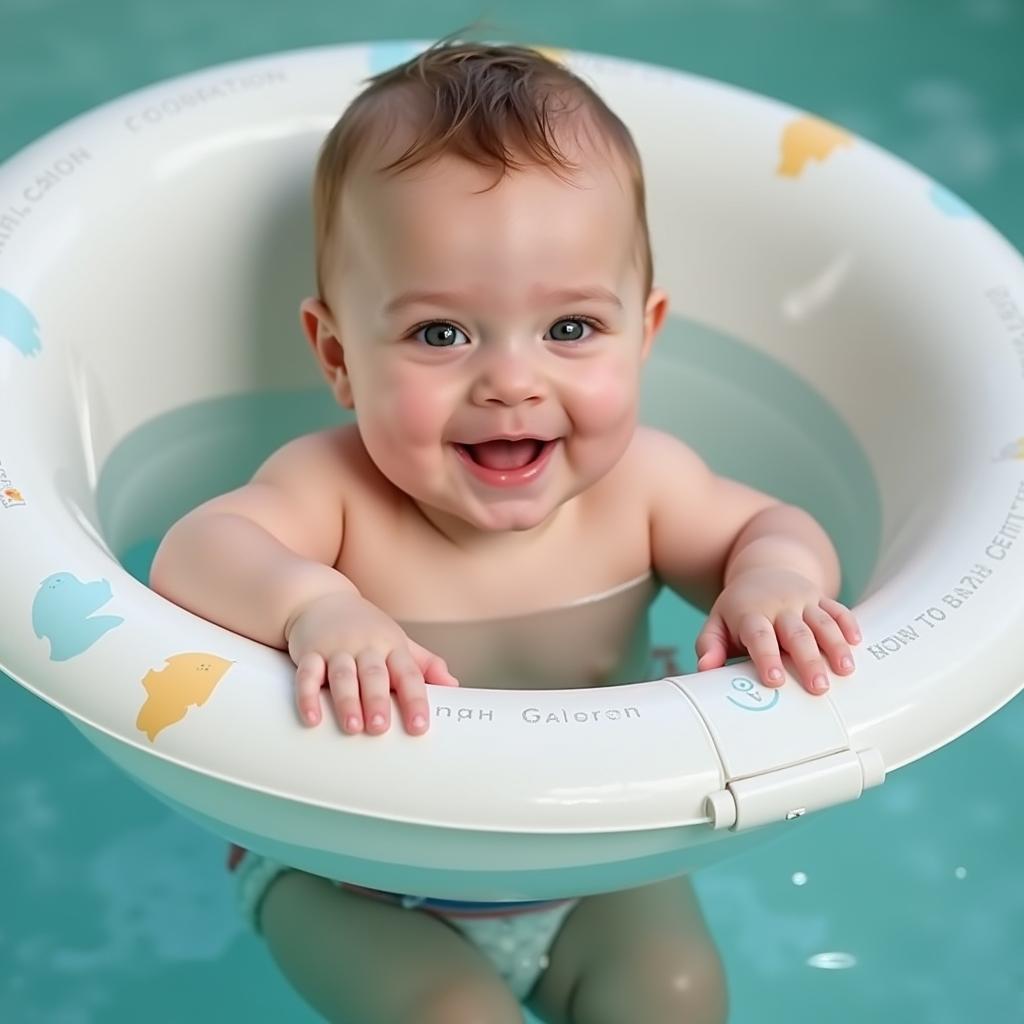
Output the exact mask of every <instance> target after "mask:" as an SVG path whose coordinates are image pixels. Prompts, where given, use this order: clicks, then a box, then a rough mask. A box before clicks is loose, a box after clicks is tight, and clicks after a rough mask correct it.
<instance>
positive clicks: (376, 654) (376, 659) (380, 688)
mask: <svg viewBox="0 0 1024 1024" xmlns="http://www.w3.org/2000/svg"><path fill="white" fill-rule="evenodd" d="M356 673H357V674H358V676H359V692H360V695H361V696H362V698H363V718H364V719H365V720H366V731H367V732H369V733H373V734H375V735H379V734H380V733H382V732H387V730H388V727H389V726H390V725H391V673H390V672H388V667H387V665H386V664H385V662H384V655H383V654H382V653H381V652H380V651H375V650H373V649H372V648H367V649H366V650H363V651H360V652H359V653H358V654H357V655H356Z"/></svg>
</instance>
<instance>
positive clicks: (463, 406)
mask: <svg viewBox="0 0 1024 1024" xmlns="http://www.w3.org/2000/svg"><path fill="white" fill-rule="evenodd" d="M314 216H315V228H316V263H317V285H318V289H319V294H318V296H317V297H316V298H310V299H307V300H306V301H305V302H303V304H302V311H301V312H302V323H303V327H304V329H305V331H306V333H307V335H308V337H309V339H310V342H311V343H312V344H313V347H314V350H315V352H316V356H317V359H318V361H319V363H320V365H321V368H322V370H323V372H324V374H325V376H326V377H327V379H328V381H329V383H330V385H331V388H332V390H333V392H334V394H335V397H336V398H337V400H338V401H339V402H340V403H341V404H342V405H343V406H345V407H347V408H353V409H355V411H356V416H357V420H358V423H359V430H360V434H361V436H362V438H363V442H364V444H365V446H366V449H367V452H368V453H369V455H370V457H371V458H372V459H373V461H374V463H375V464H376V465H377V467H378V469H380V471H381V472H382V473H383V474H384V475H385V476H386V477H387V478H388V479H389V480H390V481H391V482H392V483H393V484H394V485H395V486H396V487H398V488H400V489H401V490H402V491H404V492H406V493H407V494H408V495H409V496H410V497H411V498H412V499H413V500H414V501H416V503H417V504H418V505H419V506H420V508H421V510H422V511H423V512H424V514H425V515H426V516H427V517H428V518H429V519H430V520H431V521H432V522H433V523H434V524H435V526H437V527H438V528H439V529H442V530H443V531H444V532H445V533H447V534H448V535H449V536H452V537H455V536H456V535H458V536H459V537H465V536H467V530H468V533H469V534H470V535H471V534H474V533H475V534H478V533H480V532H481V531H483V532H495V531H507V530H516V531H530V530H532V529H533V528H535V527H538V526H541V525H542V524H544V523H546V522H547V521H548V520H549V519H550V517H551V515H552V513H554V512H555V511H556V510H557V509H558V508H559V507H561V506H562V505H563V504H564V503H565V502H567V501H569V500H570V499H572V498H574V497H575V496H576V495H577V494H580V493H581V492H583V491H585V490H586V489H587V488H588V487H589V486H590V485H592V484H593V483H595V482H596V481H597V480H599V479H600V478H601V477H603V476H604V475H605V474H606V473H607V472H608V471H609V470H610V469H611V468H612V467H613V466H614V465H615V463H616V462H617V461H618V460H619V458H620V457H621V456H622V454H623V453H624V452H625V450H626V448H627V446H628V444H629V441H630V438H631V437H632V435H633V431H634V428H635V423H636V407H637V401H638V388H639V371H640V366H641V364H642V362H643V359H644V358H645V357H646V354H647V352H648V350H649V348H650V344H651V341H652V340H653V337H654V334H655V333H656V331H657V329H658V327H659V326H660V324H661V321H662V319H663V317H664V314H665V309H666V300H665V297H664V294H663V293H662V292H660V291H659V290H658V289H652V287H651V280H652V265H651V252H650V243H649V240H648V230H647V222H646V214H645V208H644V186H643V175H642V171H641V167H640V159H639V156H638V154H637V151H636V148H635V146H634V144H633V140H632V138H631V136H630V134H629V132H628V130H627V129H626V127H625V126H624V125H623V124H622V122H621V121H620V120H619V119H618V118H617V117H616V116H615V114H613V113H612V112H611V111H610V110H609V109H608V107H606V106H605V104H604V103H603V102H602V101H601V99H600V98H599V97H598V96H597V95H596V94H595V93H594V92H593V90H591V89H590V87H589V86H587V85H586V83H584V82H583V81H582V80H581V79H579V78H577V77H576V76H575V75H573V74H572V73H571V72H570V71H568V70H567V69H565V68H563V67H561V66H560V65H558V64H556V63H554V62H553V61H551V60H549V59H547V58H546V57H544V56H542V55H541V54H540V53H537V52H535V51H533V50H528V49H523V48H519V47H512V46H487V45H481V44H473V43H445V44H440V45H438V46H435V47H432V48H431V49H429V50H427V51H426V52H425V53H423V54H420V55H419V56H418V57H416V58H413V59H412V60H411V61H409V62H407V63H406V64H403V65H400V66H399V67H397V68H394V69H392V70H390V71H387V72H385V73H384V74H381V75H378V76H376V77H375V78H373V79H371V80H370V84H369V86H368V87H367V88H366V89H365V90H364V91H363V92H362V93H361V94H360V95H359V96H358V97H357V98H356V99H355V101H354V102H353V103H352V104H351V105H350V106H349V107H348V109H347V110H346V111H345V113H344V114H343V116H342V117H341V119H340V120H339V121H338V123H337V124H336V125H335V127H334V128H333V129H332V131H331V132H330V134H329V135H328V136H327V139H326V140H325V142H324V144H323V147H322V149H321V152H320V158H319V161H318V164H317V169H316V177H315V182H314Z"/></svg>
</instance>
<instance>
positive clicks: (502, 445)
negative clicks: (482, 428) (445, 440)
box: [456, 437, 549, 472]
mask: <svg viewBox="0 0 1024 1024" xmlns="http://www.w3.org/2000/svg"><path fill="white" fill-rule="evenodd" d="M548 443H549V442H546V441H541V440H540V439H539V438H536V437H524V438H521V439H520V440H518V441H507V440H502V439H499V440H495V441H482V442H481V443H480V444H459V445H456V448H461V449H462V450H463V451H464V452H465V453H466V454H467V455H468V456H469V457H470V458H471V459H472V460H473V461H474V462H475V463H476V464H477V465H478V466H483V467H484V468H485V469H493V470H496V471H498V472H502V471H506V472H507V471H508V470H513V469H525V468H526V467H527V466H529V465H530V463H532V462H536V461H537V459H539V458H540V455H541V452H542V451H543V450H544V446H545V444H548Z"/></svg>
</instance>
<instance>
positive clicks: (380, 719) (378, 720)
mask: <svg viewBox="0 0 1024 1024" xmlns="http://www.w3.org/2000/svg"><path fill="white" fill-rule="evenodd" d="M383 724H384V716H383V715H382V714H381V713H380V712H379V711H378V712H377V713H376V714H375V715H371V716H370V725H371V726H372V727H373V728H374V729H379V728H380V727H381V726H382V725H383Z"/></svg>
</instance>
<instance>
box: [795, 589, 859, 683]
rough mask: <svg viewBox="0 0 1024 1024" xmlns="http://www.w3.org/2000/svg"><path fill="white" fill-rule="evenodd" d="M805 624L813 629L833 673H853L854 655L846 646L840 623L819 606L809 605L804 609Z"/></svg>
mask: <svg viewBox="0 0 1024 1024" xmlns="http://www.w3.org/2000/svg"><path fill="white" fill-rule="evenodd" d="M804 622H806V623H807V625H808V626H810V628H811V632H812V633H813V634H814V638H815V640H817V642H818V647H819V648H820V649H821V650H822V651H823V652H824V653H825V655H826V657H827V658H828V660H829V664H830V665H831V666H832V669H833V671H835V672H842V673H843V674H844V675H846V674H848V673H850V672H852V671H853V655H852V654H851V653H850V648H849V647H848V646H847V644H846V639H845V637H844V636H843V633H842V630H841V629H840V628H839V623H837V622H836V620H835V619H833V618H832V616H831V615H829V613H828V612H826V611H825V610H824V609H822V608H820V607H819V606H818V605H814V604H809V605H808V606H807V607H806V608H805V609H804Z"/></svg>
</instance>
